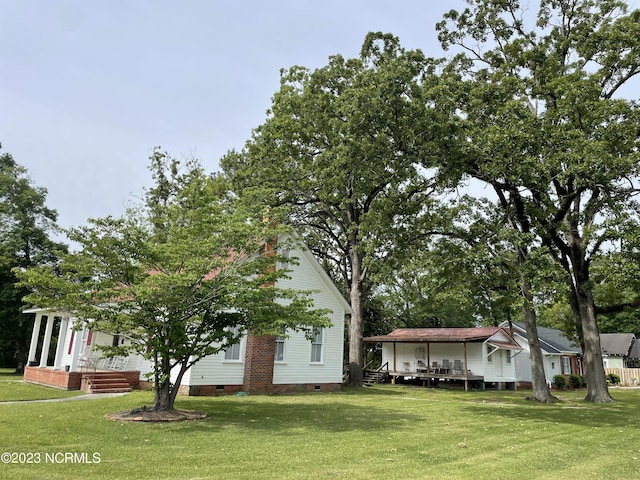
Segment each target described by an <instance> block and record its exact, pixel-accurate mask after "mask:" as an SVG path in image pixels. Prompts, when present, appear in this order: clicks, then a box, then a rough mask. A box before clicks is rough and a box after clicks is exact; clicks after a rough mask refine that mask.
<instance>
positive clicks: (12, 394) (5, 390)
mask: <svg viewBox="0 0 640 480" xmlns="http://www.w3.org/2000/svg"><path fill="white" fill-rule="evenodd" d="M13 371H14V369H8V368H0V402H12V401H24V400H45V399H49V398H65V397H73V396H76V395H80V394H81V392H77V391H76V392H69V391H67V390H60V389H59V388H51V387H45V386H42V385H33V384H30V383H24V382H23V381H22V375H15V374H14V373H13ZM1 433H2V431H1V430H0V434H1Z"/></svg>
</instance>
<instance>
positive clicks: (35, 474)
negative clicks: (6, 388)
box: [0, 385, 640, 480]
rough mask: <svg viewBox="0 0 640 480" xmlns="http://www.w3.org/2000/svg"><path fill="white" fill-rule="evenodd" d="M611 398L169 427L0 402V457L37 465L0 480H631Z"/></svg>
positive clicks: (457, 404) (639, 462)
mask: <svg viewBox="0 0 640 480" xmlns="http://www.w3.org/2000/svg"><path fill="white" fill-rule="evenodd" d="M612 392H613V394H614V396H615V398H616V402H615V403H613V404H609V405H592V404H588V403H585V402H583V401H582V397H583V396H584V392H567V393H561V394H560V398H561V401H560V402H557V403H555V404H552V405H537V404H534V403H531V402H529V401H527V400H525V397H526V395H527V393H528V392H525V391H517V392H513V391H501V392H498V391H486V392H463V391H458V390H445V389H427V388H418V387H408V386H399V385H396V386H392V385H384V386H378V387H374V388H367V389H357V390H351V389H347V390H345V391H343V392H341V393H334V394H323V393H317V394H305V395H292V396H246V397H236V396H228V397H190V398H185V397H181V398H179V399H178V401H177V405H176V406H177V407H178V408H183V409H193V410H201V411H205V412H207V413H208V414H209V417H208V418H207V419H206V420H200V421H190V422H181V423H168V424H145V423H123V422H116V421H109V420H106V419H104V418H103V415H104V414H106V413H109V412H114V411H120V410H125V409H131V408H135V407H139V406H141V405H144V404H147V405H148V404H150V403H151V402H152V396H151V393H149V392H140V391H136V392H132V393H131V394H128V395H126V396H124V397H115V398H105V399H100V400H87V401H84V400H81V401H74V402H61V403H29V404H4V405H0V453H2V452H22V453H31V454H35V453H38V452H39V453H40V454H41V456H40V463H38V464H20V463H10V464H0V478H3V479H23V478H25V479H26V478H29V479H31V478H47V479H83V480H85V479H87V478H91V479H96V478H98V479H99V478H105V479H107V478H108V479H142V478H145V479H146V478H153V479H174V478H175V479H271V478H273V479H281V478H282V479H317V478H332V479H350V480H352V479H381V478H382V479H403V480H404V479H424V478H434V479H465V478H470V479H478V480H480V479H519V478H522V479H538V478H540V479H558V478H565V479H573V478H580V479H631V478H640V391H636V390H621V389H620V390H613V391H612ZM58 452H61V453H68V452H71V453H76V454H78V456H77V457H76V460H71V461H67V462H66V463H65V462H64V461H62V460H63V458H64V457H63V456H61V455H58V456H57V457H52V458H54V461H47V460H46V458H45V456H44V455H45V454H46V453H49V454H50V455H53V454H57V453H58ZM94 453H97V454H98V455H99V463H96V462H94V460H95V457H94V455H93V454H94ZM82 454H85V456H84V457H82V456H81V455H82ZM77 460H81V461H80V462H78V461H77ZM89 460H90V461H92V462H94V463H89V462H88V461H89Z"/></svg>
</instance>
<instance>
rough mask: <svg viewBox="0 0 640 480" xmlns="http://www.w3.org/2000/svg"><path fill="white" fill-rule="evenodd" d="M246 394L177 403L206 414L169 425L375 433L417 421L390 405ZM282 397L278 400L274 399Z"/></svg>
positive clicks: (189, 428)
mask: <svg viewBox="0 0 640 480" xmlns="http://www.w3.org/2000/svg"><path fill="white" fill-rule="evenodd" d="M245 398H246V397H225V398H217V399H216V400H215V401H212V399H211V398H209V399H207V398H202V400H200V399H192V400H190V401H189V402H185V403H182V404H180V403H178V402H177V405H176V407H177V408H188V409H189V410H197V411H200V412H206V413H207V414H208V415H209V417H208V418H207V419H205V420H199V421H194V422H181V423H180V424H174V425H173V426H172V428H174V429H178V430H182V431H207V430H211V431H215V430H219V429H226V428H234V429H245V430H247V431H255V430H260V431H273V432H274V433H275V432H277V433H279V434H281V433H287V434H292V435H295V434H296V432H299V433H300V434H307V433H308V431H309V430H310V429H314V430H315V429H317V430H322V431H327V432H350V431H355V432H358V431H359V432H375V431H378V430H387V429H392V428H394V427H397V428H400V427H402V426H403V425H406V424H407V423H413V422H418V421H420V420H421V419H422V418H421V416H420V415H419V414H417V413H416V414H413V413H408V412H398V411H396V410H394V409H392V408H380V407H375V406H373V407H372V406H369V405H366V406H365V405H353V404H351V403H347V402H339V401H335V400H332V399H331V398H326V399H322V401H320V402H318V401H317V399H312V400H310V401H308V402H307V401H305V399H304V398H303V397H296V399H295V401H291V400H288V399H286V398H285V397H263V398H261V399H259V400H258V401H245ZM278 398H282V400H278Z"/></svg>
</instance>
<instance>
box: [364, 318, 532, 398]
mask: <svg viewBox="0 0 640 480" xmlns="http://www.w3.org/2000/svg"><path fill="white" fill-rule="evenodd" d="M364 341H365V342H367V343H381V344H382V369H383V370H385V371H386V372H388V375H389V376H390V377H391V378H392V380H393V379H397V378H398V377H405V378H406V377H410V378H418V379H423V380H424V382H425V383H426V384H431V382H435V381H440V380H445V381H457V382H463V383H464V386H465V389H467V388H468V386H469V383H470V382H476V383H479V384H480V385H481V386H482V388H484V386H485V385H486V384H488V383H490V384H495V385H496V386H497V387H498V388H502V386H503V385H508V386H513V387H515V382H516V371H515V362H514V361H513V359H514V357H515V356H516V355H517V354H518V353H519V352H520V351H522V347H521V346H520V345H519V344H518V343H517V342H516V341H515V340H514V339H513V338H512V337H511V336H510V335H509V333H508V332H507V331H506V330H504V329H503V328H500V327H478V328H400V329H397V330H394V331H393V332H391V333H389V334H388V335H380V336H375V337H366V338H365V339H364Z"/></svg>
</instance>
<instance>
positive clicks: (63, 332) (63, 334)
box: [53, 317, 69, 370]
mask: <svg viewBox="0 0 640 480" xmlns="http://www.w3.org/2000/svg"><path fill="white" fill-rule="evenodd" d="M68 327H69V318H68V317H62V320H60V333H58V345H56V358H55V360H54V361H53V369H54V370H60V369H61V368H62V355H63V354H64V342H65V341H66V339H67V328H68Z"/></svg>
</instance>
